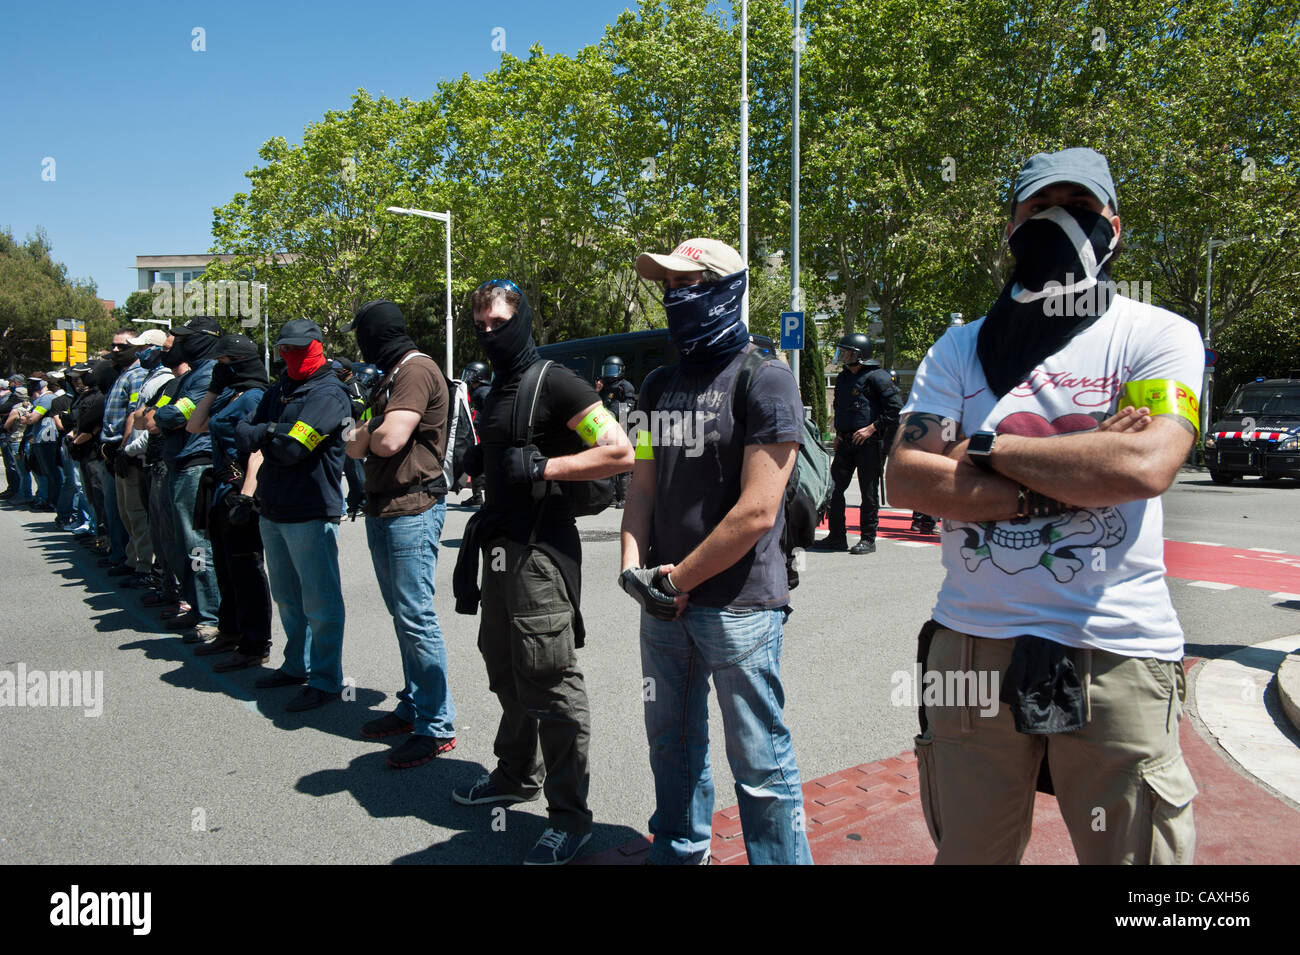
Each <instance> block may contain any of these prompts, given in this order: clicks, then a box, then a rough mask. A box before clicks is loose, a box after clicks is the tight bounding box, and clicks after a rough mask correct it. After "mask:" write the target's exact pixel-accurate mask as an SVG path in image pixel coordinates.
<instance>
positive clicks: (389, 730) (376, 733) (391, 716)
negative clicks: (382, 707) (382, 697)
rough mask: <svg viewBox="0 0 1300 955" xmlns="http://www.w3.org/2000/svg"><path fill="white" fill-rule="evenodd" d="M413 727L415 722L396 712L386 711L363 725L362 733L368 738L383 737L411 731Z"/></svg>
mask: <svg viewBox="0 0 1300 955" xmlns="http://www.w3.org/2000/svg"><path fill="white" fill-rule="evenodd" d="M413 729H415V725H414V724H412V723H409V722H407V721H406V720H404V719H402V718H401V717H400V716H398V715H397V714H396V713H385V714H384V715H383V716H381V717H379V719H377V720H371V721H370V722H369V723H367V724H366V725H365V726H363V727H361V735H362V736H364V737H365V738H366V739H383V738H384V737H385V736H396V735H398V734H399V733H409V732H411V730H413Z"/></svg>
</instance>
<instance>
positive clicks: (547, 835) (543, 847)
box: [524, 826, 591, 865]
mask: <svg viewBox="0 0 1300 955" xmlns="http://www.w3.org/2000/svg"><path fill="white" fill-rule="evenodd" d="M590 838H591V833H590V832H588V833H586V834H585V835H581V836H580V835H578V834H577V833H576V832H565V831H564V830H562V829H555V828H552V827H551V826H547V827H546V831H545V832H543V833H542V837H541V838H540V839H538V840H537V844H536V845H535V846H533V847H532V849H530V850H528V855H526V856H524V865H565V864H566V863H568V862H570V861H571V860H572V859H573V857H574V856H576V855H577V854H578V850H579V849H581V848H582V847H583V846H585V845H586V844H587V840H589V839H590Z"/></svg>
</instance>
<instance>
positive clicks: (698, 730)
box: [641, 605, 812, 865]
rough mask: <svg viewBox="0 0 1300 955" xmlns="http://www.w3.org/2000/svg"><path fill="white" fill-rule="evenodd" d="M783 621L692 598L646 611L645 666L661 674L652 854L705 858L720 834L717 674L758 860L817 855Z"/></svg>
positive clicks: (744, 815) (656, 690)
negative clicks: (667, 610) (794, 734)
mask: <svg viewBox="0 0 1300 955" xmlns="http://www.w3.org/2000/svg"><path fill="white" fill-rule="evenodd" d="M784 626H785V611H784V610H754V611H748V612H742V611H729V610H722V609H718V608H715V607H695V606H690V605H688V606H687V608H686V612H685V613H684V614H682V616H681V617H679V618H678V619H677V620H673V621H663V620H656V619H655V618H654V617H651V616H650V615H649V614H647V613H644V612H643V613H642V614H641V670H642V673H643V675H644V677H645V678H646V680H647V681H652V682H647V683H645V684H644V694H643V695H644V696H645V697H646V701H645V727H646V737H647V739H648V740H649V742H650V769H651V771H652V772H653V773H654V779H655V812H654V815H653V816H651V817H650V832H651V833H652V834H653V835H654V837H655V841H654V846H653V847H652V848H651V850H650V858H651V860H652V861H653V862H656V863H659V864H661V865H672V864H690V863H693V862H697V861H699V860H700V859H701V858H702V857H703V854H704V853H705V852H707V851H708V849H709V843H710V841H711V840H712V836H713V772H712V770H711V769H710V766H709V713H708V695H709V684H708V680H709V675H710V674H712V675H713V685H714V687H715V688H716V689H717V693H718V705H719V706H721V708H722V724H723V727H724V730H725V733H726V749H727V761H728V762H729V763H730V764H731V772H732V775H734V776H735V778H736V799H737V801H738V803H739V807H740V823H741V826H742V828H743V830H744V833H745V851H746V852H747V853H748V855H749V861H750V863H751V864H759V863H782V864H802V865H810V864H811V863H812V853H811V851H810V850H809V848H808V837H807V834H806V833H805V831H804V812H803V793H802V790H801V789H800V782H799V770H798V769H797V768H796V767H795V762H794V747H793V745H792V744H791V741H790V731H789V730H788V729H786V727H785V723H784V721H783V720H782V716H781V712H782V708H783V707H784V705H785V692H784V691H783V690H782V688H781V638H782V632H783V630H784Z"/></svg>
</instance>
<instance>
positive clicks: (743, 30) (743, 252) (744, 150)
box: [740, 0, 749, 328]
mask: <svg viewBox="0 0 1300 955" xmlns="http://www.w3.org/2000/svg"><path fill="white" fill-rule="evenodd" d="M740 260H741V261H742V262H743V263H745V268H749V0H741V4H740ZM740 320H741V321H743V322H744V323H745V327H746V328H749V285H748V283H746V286H745V295H744V297H743V298H742V299H741V300H740Z"/></svg>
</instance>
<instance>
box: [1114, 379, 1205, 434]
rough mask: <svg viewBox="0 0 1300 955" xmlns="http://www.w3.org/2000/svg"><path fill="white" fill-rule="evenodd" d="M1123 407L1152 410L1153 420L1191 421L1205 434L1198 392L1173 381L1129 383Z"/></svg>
mask: <svg viewBox="0 0 1300 955" xmlns="http://www.w3.org/2000/svg"><path fill="white" fill-rule="evenodd" d="M1119 407H1120V410H1122V409H1124V408H1150V409H1151V415H1152V417H1154V416H1156V415H1158V414H1176V415H1178V416H1179V417H1182V418H1185V419H1187V421H1188V423H1190V424H1191V426H1192V428H1193V430H1194V431H1195V432H1196V433H1198V434H1199V433H1200V430H1201V408H1200V405H1199V404H1198V403H1197V401H1196V392H1194V391H1193V390H1192V389H1191V388H1189V387H1187V385H1184V384H1182V383H1181V382H1177V381H1174V380H1173V379H1172V378H1164V379H1161V378H1149V379H1146V380H1144V381H1130V382H1128V383H1127V384H1125V385H1124V393H1123V396H1122V397H1121V398H1120V401H1119Z"/></svg>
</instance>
